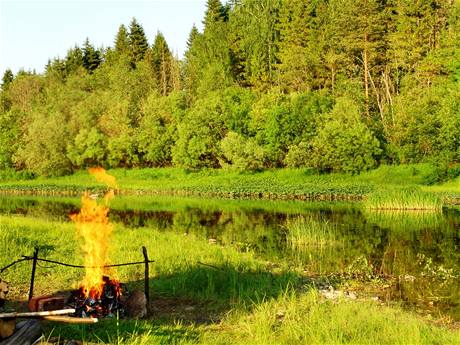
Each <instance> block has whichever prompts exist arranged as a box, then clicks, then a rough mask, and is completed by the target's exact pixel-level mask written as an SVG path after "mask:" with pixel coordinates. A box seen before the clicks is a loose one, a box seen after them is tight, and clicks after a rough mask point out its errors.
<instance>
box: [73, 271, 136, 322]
mask: <svg viewBox="0 0 460 345" xmlns="http://www.w3.org/2000/svg"><path fill="white" fill-rule="evenodd" d="M102 280H103V284H102V286H101V287H100V288H94V287H93V288H90V289H89V290H88V289H86V288H85V287H80V289H78V290H75V291H73V292H72V294H71V295H70V297H69V298H68V300H67V303H66V305H67V306H69V307H70V308H74V309H75V314H74V316H77V317H92V318H102V317H114V316H115V315H118V316H124V315H125V307H124V304H123V303H122V296H123V295H127V294H128V293H127V289H126V286H124V285H123V284H121V283H120V282H119V281H118V280H115V279H110V278H109V277H107V276H104V277H103V278H102Z"/></svg>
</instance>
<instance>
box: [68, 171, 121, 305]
mask: <svg viewBox="0 0 460 345" xmlns="http://www.w3.org/2000/svg"><path fill="white" fill-rule="evenodd" d="M89 172H90V173H91V174H92V175H94V176H95V178H96V180H97V181H99V182H104V183H105V184H106V185H107V186H108V187H109V188H111V189H110V190H109V191H108V192H107V193H106V194H105V195H104V201H103V203H98V202H97V200H95V199H93V198H92V197H91V196H90V195H89V193H88V192H85V193H84V194H83V196H82V199H81V200H82V206H81V209H80V213H78V214H72V215H70V218H71V219H72V220H73V221H74V222H75V223H76V227H77V232H78V234H79V235H80V236H81V237H82V238H83V252H84V255H85V257H84V265H85V267H86V268H85V277H84V278H83V281H82V287H81V290H82V292H84V294H85V296H86V297H91V298H94V299H97V298H100V296H101V295H102V292H103V290H104V284H105V281H104V280H106V279H107V278H106V277H107V276H108V275H109V269H108V268H107V267H102V266H105V265H108V264H109V256H108V245H109V239H110V235H111V233H112V231H113V225H112V224H110V222H109V218H108V212H109V207H108V202H109V201H110V200H111V199H112V198H113V197H114V188H117V184H116V180H115V177H113V176H111V175H109V174H107V172H106V171H105V170H104V169H103V168H91V169H89Z"/></svg>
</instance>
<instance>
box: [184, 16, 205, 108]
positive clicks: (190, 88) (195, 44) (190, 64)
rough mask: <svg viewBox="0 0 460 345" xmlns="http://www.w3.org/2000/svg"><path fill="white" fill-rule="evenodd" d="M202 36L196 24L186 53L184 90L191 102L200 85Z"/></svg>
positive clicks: (189, 38)
mask: <svg viewBox="0 0 460 345" xmlns="http://www.w3.org/2000/svg"><path fill="white" fill-rule="evenodd" d="M201 41H202V34H201V33H200V32H199V31H198V29H197V28H196V26H195V24H194V25H193V27H192V30H191V31H190V34H189V37H188V40H187V50H186V51H185V61H184V88H185V90H186V92H187V95H188V99H189V101H190V100H192V99H193V98H194V96H195V95H196V90H197V88H198V83H199V73H200V69H201V64H200V57H199V52H200V45H201Z"/></svg>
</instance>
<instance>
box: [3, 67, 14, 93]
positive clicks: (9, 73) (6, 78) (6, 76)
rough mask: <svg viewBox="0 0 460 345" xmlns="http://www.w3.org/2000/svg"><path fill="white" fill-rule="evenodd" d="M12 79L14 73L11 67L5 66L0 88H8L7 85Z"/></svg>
mask: <svg viewBox="0 0 460 345" xmlns="http://www.w3.org/2000/svg"><path fill="white" fill-rule="evenodd" d="M13 80H14V74H13V72H12V71H11V69H9V68H7V69H6V70H5V73H3V77H2V90H3V91H5V90H7V89H8V86H9V85H10V84H11V82H12V81H13Z"/></svg>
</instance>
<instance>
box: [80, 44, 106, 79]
mask: <svg viewBox="0 0 460 345" xmlns="http://www.w3.org/2000/svg"><path fill="white" fill-rule="evenodd" d="M101 62H102V59H101V54H100V52H99V51H98V50H96V49H95V48H94V47H93V45H92V44H91V43H90V42H89V39H88V38H87V39H86V40H85V43H84V47H83V67H85V68H86V70H87V71H88V72H89V73H92V72H93V71H94V70H95V69H96V68H97V67H98V66H99V65H100V64H101Z"/></svg>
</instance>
